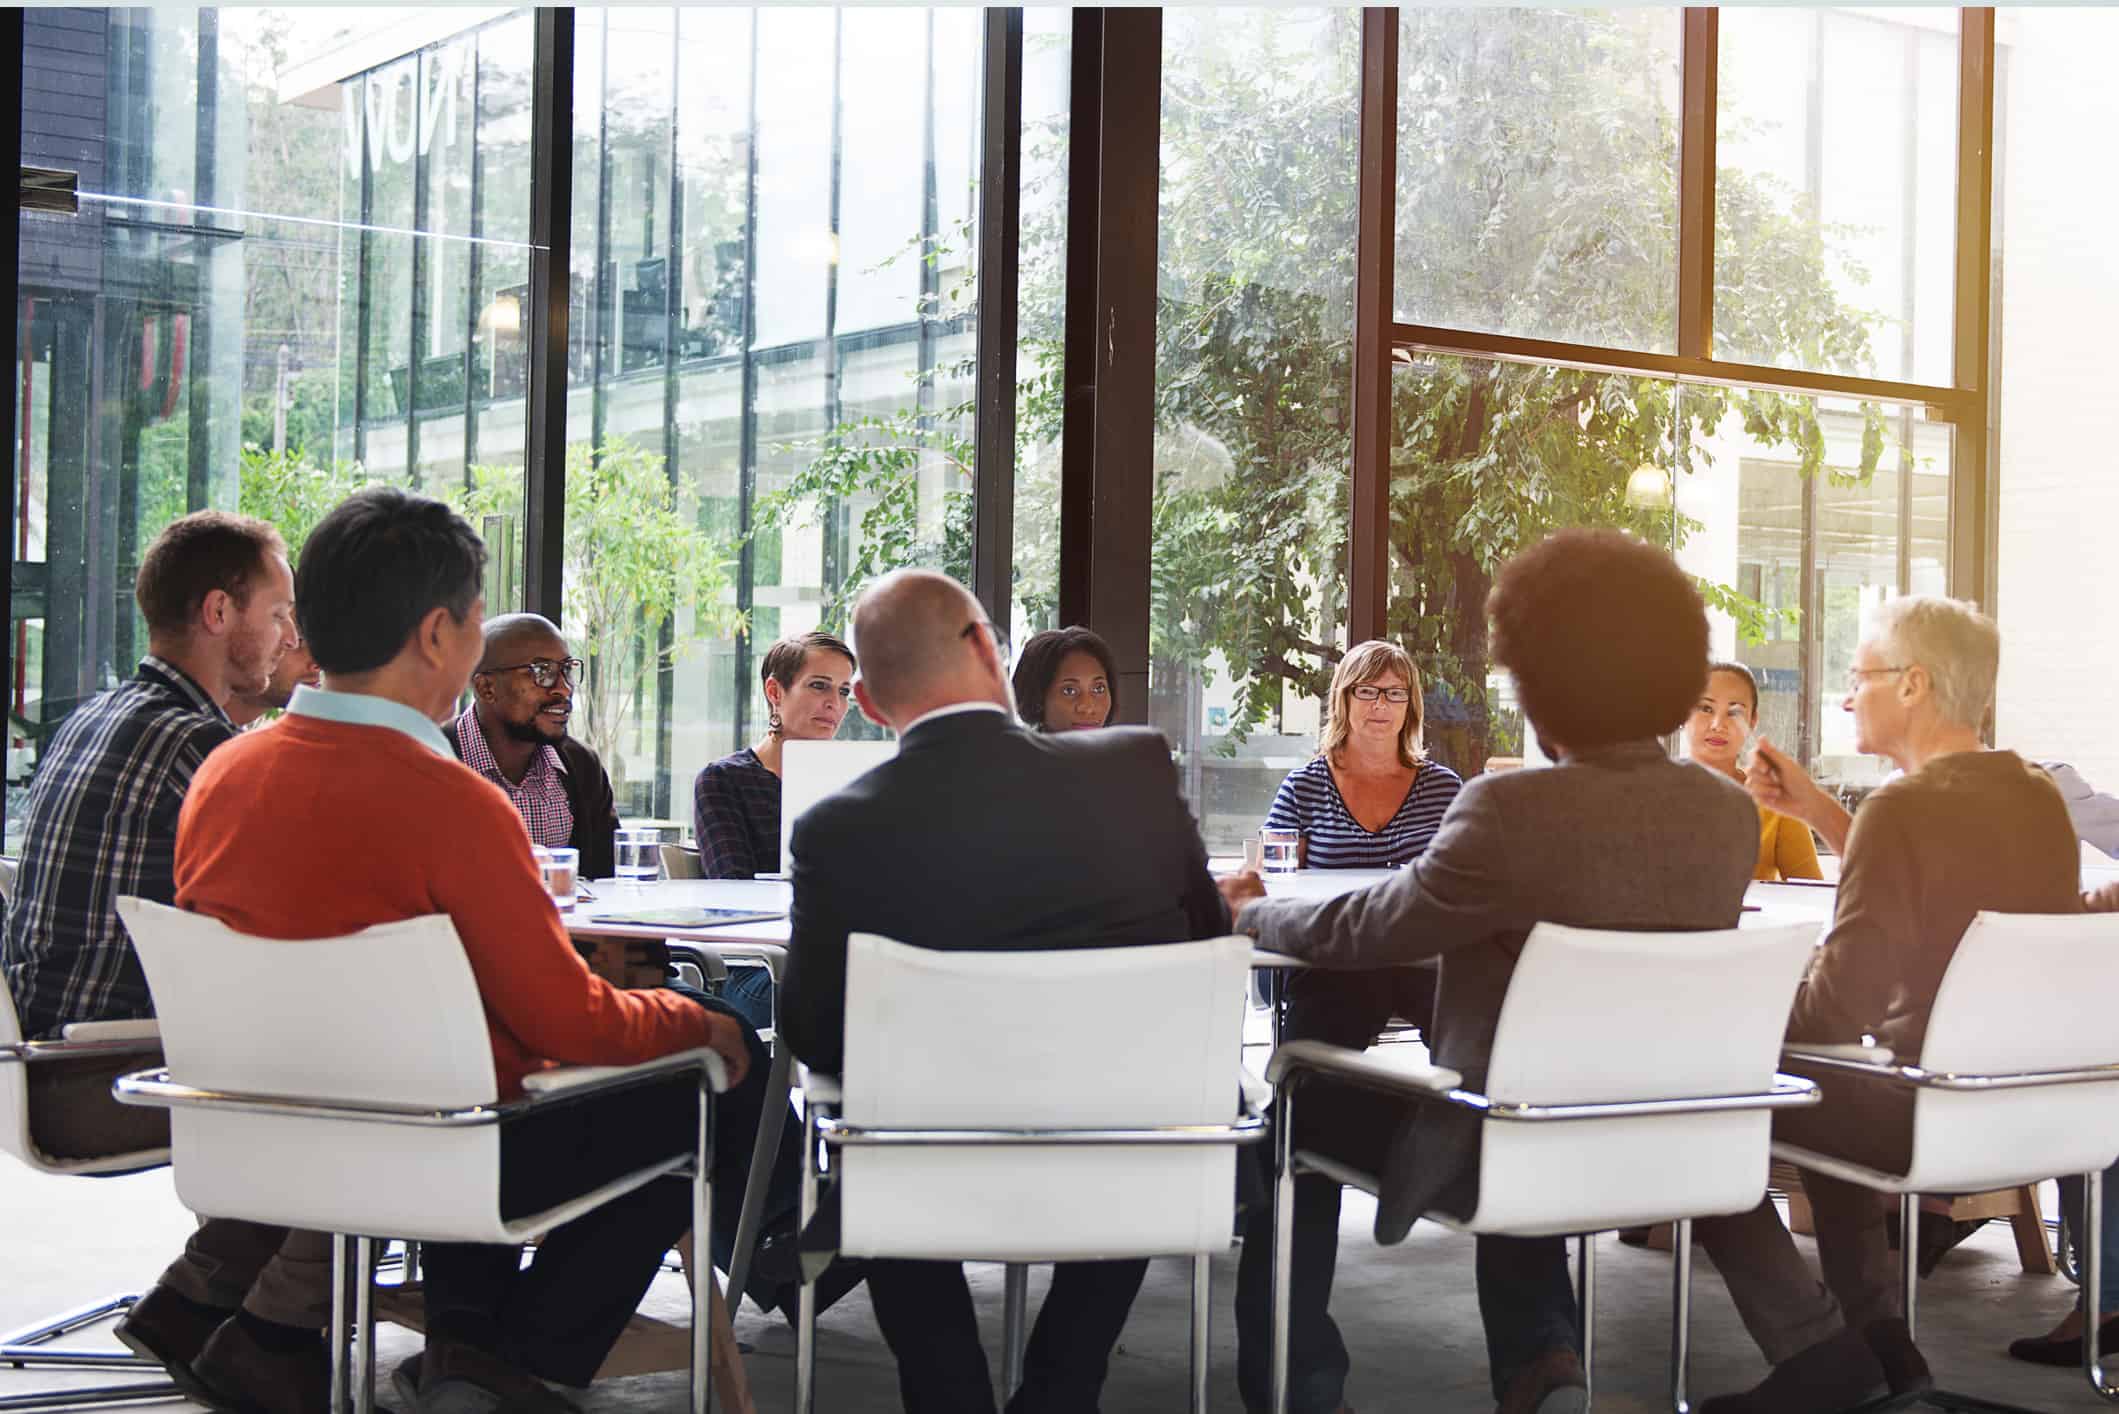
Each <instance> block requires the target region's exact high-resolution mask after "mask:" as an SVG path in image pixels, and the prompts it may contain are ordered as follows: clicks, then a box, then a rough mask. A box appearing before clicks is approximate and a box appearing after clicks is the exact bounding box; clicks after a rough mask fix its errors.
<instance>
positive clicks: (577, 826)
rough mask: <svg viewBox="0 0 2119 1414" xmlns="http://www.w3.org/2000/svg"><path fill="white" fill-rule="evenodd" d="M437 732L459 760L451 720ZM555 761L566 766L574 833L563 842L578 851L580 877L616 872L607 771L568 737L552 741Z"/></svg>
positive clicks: (614, 811) (613, 800)
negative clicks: (557, 757) (556, 749)
mask: <svg viewBox="0 0 2119 1414" xmlns="http://www.w3.org/2000/svg"><path fill="white" fill-rule="evenodd" d="M441 734H442V735H443V736H445V737H447V738H448V739H449V749H450V750H451V751H453V752H455V753H456V759H457V760H459V761H461V760H463V756H464V744H463V742H461V741H459V740H458V739H457V734H456V723H455V722H454V721H448V722H444V723H443V724H442V729H441ZM554 745H556V746H557V747H558V748H559V762H560V764H561V765H562V766H564V767H565V768H566V769H565V770H563V771H561V772H560V773H559V774H560V779H562V780H563V781H565V782H566V787H567V808H568V809H569V810H571V811H573V812H574V832H573V833H572V834H571V835H568V836H567V844H568V846H569V847H571V848H573V849H577V850H580V851H581V877H582V878H584V879H608V878H610V877H611V875H613V874H615V873H617V872H618V843H617V837H618V800H617V797H616V796H615V795H613V794H612V792H611V774H610V772H608V771H606V770H604V769H603V762H602V761H601V760H599V759H597V756H596V753H595V752H594V751H592V750H590V749H589V748H588V747H587V746H584V745H583V744H582V743H580V742H578V741H576V740H574V738H572V737H570V736H569V737H562V738H560V740H559V741H557V742H555V743H554Z"/></svg>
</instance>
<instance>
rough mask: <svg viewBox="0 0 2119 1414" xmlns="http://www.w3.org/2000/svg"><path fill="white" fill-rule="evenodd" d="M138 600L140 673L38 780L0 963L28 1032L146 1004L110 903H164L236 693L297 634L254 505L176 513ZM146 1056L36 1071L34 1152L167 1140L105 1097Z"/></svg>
mask: <svg viewBox="0 0 2119 1414" xmlns="http://www.w3.org/2000/svg"><path fill="white" fill-rule="evenodd" d="M134 597H135V598H136V599H137V600H138V602H139V606H140V614H141V617H142V618H143V619H144V620H145V621H146V623H147V647H148V651H147V656H146V657H145V658H143V659H141V660H140V668H139V672H138V673H137V674H136V675H135V676H134V677H133V678H132V679H131V680H130V681H128V682H126V683H123V684H121V685H120V686H118V687H117V688H115V689H113V690H112V691H109V692H105V693H103V694H101V695H100V696H98V697H95V698H93V699H91V700H90V701H88V702H86V703H84V704H83V705H82V706H81V707H79V708H77V709H76V710H75V711H74V713H73V714H72V715H71V716H69V717H68V718H67V719H66V721H65V723H64V724H63V725H61V726H60V728H59V730H58V731H57V733H55V734H54V735H53V737H52V739H51V742H50V745H49V746H47V747H46V748H45V751H44V756H43V760H42V761H41V762H40V763H39V764H38V768H37V774H36V778H35V779H34V780H33V781H32V782H31V783H30V791H29V814H28V822H27V826H26V830H25V833H24V839H23V848H22V865H21V870H20V872H19V873H18V874H17V876H16V879H15V890H14V894H13V896H12V897H11V898H9V899H8V901H7V927H6V935H5V939H4V941H0V970H4V972H5V976H6V979H7V987H8V990H9V992H11V993H12V994H13V996H14V1000H15V1009H16V1011H17V1012H18V1013H19V1014H20V1016H21V1020H22V1029H23V1034H24V1035H26V1036H29V1037H31V1038H49V1037H56V1036H58V1035H59V1034H60V1031H61V1030H62V1029H63V1028H64V1027H66V1026H68V1025H70V1024H72V1023H74V1022H81V1021H110V1020H121V1019H127V1018H133V1017H145V1016H152V1015H153V1014H154V1004H153V1000H152V999H151V998H150V997H149V996H148V994H147V980H146V978H145V976H144V975H142V973H141V971H140V962H139V959H138V958H137V957H136V956H134V954H133V950H132V943H131V940H130V939H128V938H127V937H126V935H125V929H124V927H123V926H122V925H121V924H120V923H119V922H118V914H117V906H116V904H117V899H118V896H119V895H121V894H134V895H137V896H139V897H141V898H150V899H154V900H156V901H158V902H161V903H170V902H173V901H174V899H175V897H176V882H175V879H174V870H175V854H176V842H177V810H178V808H179V807H180V806H181V805H182V804H183V803H184V791H185V788H186V787H187V786H188V785H190V783H191V777H192V773H193V772H195V771H197V770H198V768H199V763H200V762H202V761H203V760H205V758H206V753H207V752H209V751H211V750H213V749H214V748H215V747H216V746H219V745H220V744H221V743H222V742H224V741H226V740H228V739H229V738H230V737H231V736H232V735H234V730H235V729H234V727H233V726H232V725H231V724H230V723H229V720H228V716H227V712H226V710H225V705H226V703H227V701H228V699H229V697H230V696H231V695H232V694H234V693H237V692H256V691H260V690H262V689H263V687H264V686H265V683H266V680H267V679H268V678H269V677H270V676H271V674H272V670H273V669H274V668H275V667H276V666H277V665H278V663H279V660H280V655H281V654H282V653H283V652H284V651H285V650H286V649H287V647H288V646H289V645H291V644H292V643H293V642H294V641H295V629H294V578H293V575H292V574H291V572H290V571H289V570H288V567H287V553H286V546H285V545H284V544H282V543H281V540H280V536H279V532H278V531H276V530H274V529H273V528H272V527H271V526H269V525H267V524H265V522H263V521H260V520H253V519H251V518H249V517H247V516H236V515H230V514H228V513H226V512H224V511H198V512H195V513H194V514H191V515H188V516H185V517H184V518H183V519H181V520H178V521H175V522H173V523H172V524H171V525H170V526H169V527H168V528H167V529H165V530H164V531H163V532H162V533H161V534H160V535H159V536H157V537H156V538H155V541H154V543H153V544H152V545H150V546H149V547H148V549H147V553H146V554H145V555H144V556H143V557H142V558H141V561H140V573H139V578H138V580H137V581H136V583H135V586H134ZM144 1063H145V1062H143V1061H142V1060H141V1058H140V1057H138V1056H128V1057H122V1058H118V1059H116V1060H114V1061H112V1062H110V1063H107V1064H103V1065H100V1066H98V1065H84V1064H81V1063H78V1062H70V1063H67V1064H65V1065H53V1066H33V1067H31V1072H30V1092H29V1098H30V1129H31V1133H32V1135H33V1136H34V1137H35V1138H36V1140H37V1143H38V1146H39V1147H40V1148H42V1149H43V1150H44V1151H45V1152H46V1153H49V1154H52V1155H54V1156H55V1157H64V1158H85V1157H92V1156H94V1155H96V1154H99V1153H115V1152H122V1151H125V1150H130V1149H135V1148H151V1147H157V1146H159V1145H161V1144H166V1143H168V1138H167V1135H168V1132H169V1129H168V1117H167V1115H166V1114H165V1113H163V1112H161V1111H157V1110H139V1109H129V1108H126V1107H124V1106H120V1105H118V1104H116V1103H115V1102H114V1101H113V1100H112V1099H111V1098H110V1080H111V1076H112V1075H113V1074H116V1073H119V1072H122V1071H125V1070H133V1069H138V1068H140V1066H141V1065H143V1064H144Z"/></svg>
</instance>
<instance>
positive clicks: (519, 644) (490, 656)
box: [478, 614, 567, 673]
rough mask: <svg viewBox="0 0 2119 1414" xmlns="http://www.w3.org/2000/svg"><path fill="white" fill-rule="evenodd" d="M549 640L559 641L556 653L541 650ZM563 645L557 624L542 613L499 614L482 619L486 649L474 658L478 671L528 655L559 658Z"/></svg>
mask: <svg viewBox="0 0 2119 1414" xmlns="http://www.w3.org/2000/svg"><path fill="white" fill-rule="evenodd" d="M553 644H557V645H559V651H558V652H557V653H551V652H546V651H544V650H546V649H549V648H550V647H551V646H552V645H553ZM566 649H567V641H566V639H565V638H564V637H563V636H562V635H561V634H560V632H559V625H557V624H555V623H553V622H552V621H551V620H550V619H548V618H546V617H545V616H544V615H543V614H501V615H499V616H497V617H495V618H490V619H487V620H486V651H485V653H484V655H483V656H482V657H480V658H479V660H478V671H479V672H482V673H486V672H491V671H492V670H493V669H495V668H498V667H502V666H504V665H506V664H509V663H520V662H523V661H524V660H525V659H529V658H563V657H565V656H566Z"/></svg>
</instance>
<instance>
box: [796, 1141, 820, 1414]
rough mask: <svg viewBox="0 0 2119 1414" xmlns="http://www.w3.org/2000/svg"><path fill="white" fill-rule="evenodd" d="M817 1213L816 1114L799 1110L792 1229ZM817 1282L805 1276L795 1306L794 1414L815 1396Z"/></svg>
mask: <svg viewBox="0 0 2119 1414" xmlns="http://www.w3.org/2000/svg"><path fill="white" fill-rule="evenodd" d="M816 1215H817V1117H816V1113H815V1112H814V1110H813V1109H811V1108H810V1107H809V1106H806V1105H805V1106H804V1107H803V1110H802V1204H801V1212H800V1223H799V1225H798V1226H797V1228H796V1230H797V1231H798V1232H806V1231H808V1230H809V1223H810V1219H812V1218H814V1217H815V1216H816ZM816 1383H817V1284H816V1283H815V1282H813V1281H811V1280H809V1279H808V1277H807V1276H805V1277H804V1278H803V1280H802V1291H801V1295H800V1297H799V1298H798V1301H797V1305H796V1307H795V1414H810V1411H811V1410H813V1409H815V1408H816V1398H817V1390H816Z"/></svg>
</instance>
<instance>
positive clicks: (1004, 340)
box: [930, 6, 1023, 625]
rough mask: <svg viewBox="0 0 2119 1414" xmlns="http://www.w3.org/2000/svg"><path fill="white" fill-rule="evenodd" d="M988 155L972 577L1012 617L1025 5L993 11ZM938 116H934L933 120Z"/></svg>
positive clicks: (1003, 619) (999, 617)
mask: <svg viewBox="0 0 2119 1414" xmlns="http://www.w3.org/2000/svg"><path fill="white" fill-rule="evenodd" d="M985 20H986V40H985V53H984V56H983V57H984V64H985V76H984V83H983V88H982V92H981V94H980V104H981V110H982V111H981V136H980V143H981V146H980V160H979V216H978V220H979V229H978V262H979V266H978V309H979V322H978V331H977V335H976V338H977V368H978V372H977V375H976V376H977V379H978V382H977V387H978V401H977V404H976V410H975V412H974V414H973V417H974V423H973V430H972V437H973V442H974V447H975V450H974V453H973V460H972V477H973V487H972V514H973V529H972V534H971V584H972V593H973V594H974V595H976V596H977V598H978V601H979V603H980V605H981V606H983V607H984V609H985V610H986V617H987V618H989V619H991V620H992V621H993V622H994V623H997V624H1002V625H1005V624H1007V623H1008V621H1009V600H1010V597H1011V593H1012V589H1013V585H1014V573H1015V422H1016V396H1015V379H1016V368H1017V364H1018V361H1019V355H1018V349H1017V339H1018V336H1019V333H1020V330H1019V327H1018V319H1019V316H1020V308H1019V303H1020V299H1021V291H1022V286H1021V260H1022V243H1021V238H1020V237H1021V227H1022V211H1023V12H1022V10H1021V9H1019V8H1002V7H998V6H996V7H992V8H989V9H988V10H987V11H986V13H985ZM931 122H932V119H931V117H930V123H931Z"/></svg>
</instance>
